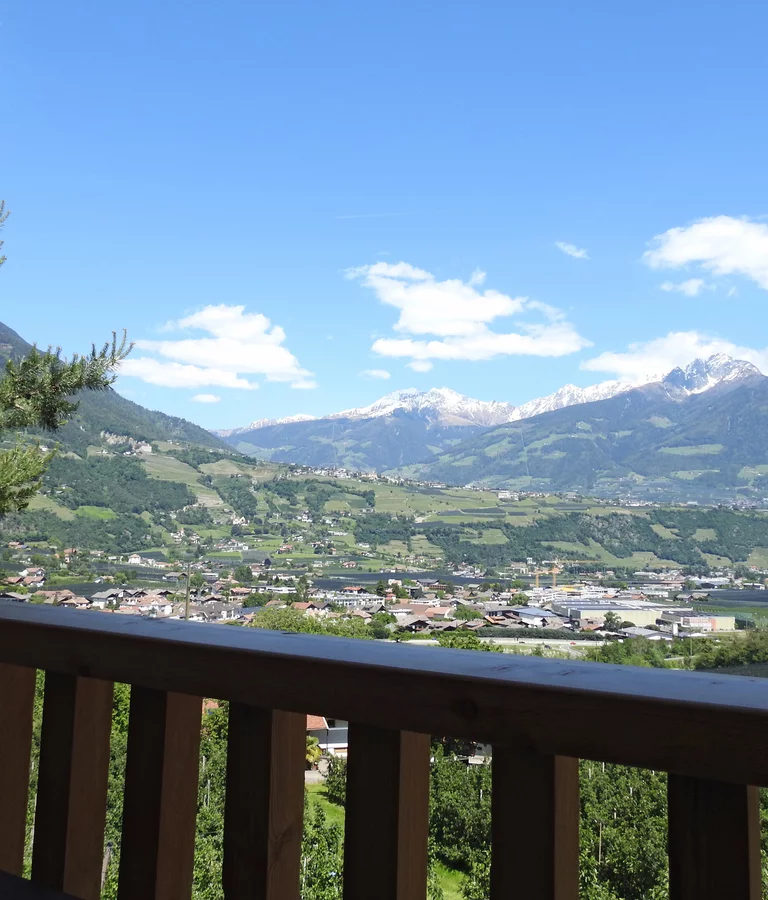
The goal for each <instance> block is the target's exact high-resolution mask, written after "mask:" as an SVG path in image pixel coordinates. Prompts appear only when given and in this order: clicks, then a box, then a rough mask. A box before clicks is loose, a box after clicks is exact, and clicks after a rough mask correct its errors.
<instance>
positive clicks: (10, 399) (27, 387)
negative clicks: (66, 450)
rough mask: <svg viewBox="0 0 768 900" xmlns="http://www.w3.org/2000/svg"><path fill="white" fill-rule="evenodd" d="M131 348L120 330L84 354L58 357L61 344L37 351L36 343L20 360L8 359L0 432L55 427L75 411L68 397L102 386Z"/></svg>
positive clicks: (1, 383) (0, 383)
mask: <svg viewBox="0 0 768 900" xmlns="http://www.w3.org/2000/svg"><path fill="white" fill-rule="evenodd" d="M132 348H133V345H132V344H129V343H128V339H127V336H126V333H125V331H124V332H123V334H122V338H121V339H120V341H118V338H117V334H116V333H115V332H113V333H112V340H111V341H107V343H105V344H104V346H103V347H102V348H101V349H100V350H97V349H96V346H95V345H93V346H92V347H91V352H90V353H88V354H85V355H83V356H80V355H77V354H76V355H75V356H73V357H72V359H70V360H66V359H63V358H62V356H61V349H60V348H56V349H53V348H50V347H49V348H48V350H46V351H45V352H41V351H40V350H38V349H37V347H33V348H32V350H31V351H30V352H29V353H28V354H27V356H25V357H24V358H23V359H21V360H19V361H13V360H9V361H8V363H7V364H6V367H5V377H4V378H2V380H0V430H2V429H7V428H45V429H47V430H49V431H55V430H56V429H57V428H60V427H61V426H62V425H63V424H64V423H65V422H66V420H67V418H69V416H71V415H72V414H73V413H74V412H76V411H77V403H75V402H72V400H71V399H70V398H71V397H73V396H74V395H75V394H76V393H78V392H79V391H82V390H91V391H99V390H106V388H108V387H109V386H110V385H111V384H112V383H113V382H114V381H115V378H116V377H117V369H118V367H119V365H120V363H121V362H122V361H123V360H124V359H125V358H126V356H127V355H128V354H129V353H130V352H131V350H132Z"/></svg>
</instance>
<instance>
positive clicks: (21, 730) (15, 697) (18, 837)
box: [0, 663, 37, 875]
mask: <svg viewBox="0 0 768 900" xmlns="http://www.w3.org/2000/svg"><path fill="white" fill-rule="evenodd" d="M36 674H37V673H36V672H35V670H34V669H29V668H24V667H21V666H9V665H5V664H3V663H0V703H2V708H3V718H4V722H5V726H4V728H3V732H2V733H1V734H0V870H2V871H3V872H9V873H11V874H13V875H21V873H22V869H23V865H24V840H25V836H26V827H27V800H28V796H29V758H30V751H31V747H32V712H33V708H34V703H35V676H36Z"/></svg>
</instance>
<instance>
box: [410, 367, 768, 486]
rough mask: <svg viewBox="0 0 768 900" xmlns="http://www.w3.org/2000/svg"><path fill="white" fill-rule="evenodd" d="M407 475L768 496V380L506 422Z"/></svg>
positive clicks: (628, 396) (654, 391) (646, 391)
mask: <svg viewBox="0 0 768 900" xmlns="http://www.w3.org/2000/svg"><path fill="white" fill-rule="evenodd" d="M401 471H403V472H404V473H405V474H407V475H409V476H412V477H416V478H419V479H422V480H441V481H446V482H448V483H449V484H470V483H472V484H479V485H483V486H488V487H509V488H516V489H520V490H529V491H530V490H534V491H563V490H566V491H569V490H572V491H579V492H582V493H586V492H589V493H597V494H601V495H603V496H621V495H624V496H626V495H634V496H638V497H649V498H651V499H667V498H669V499H673V498H674V499H690V500H693V499H695V500H699V501H704V502H707V501H718V500H720V499H726V498H731V497H733V496H736V495H742V496H746V497H754V498H759V497H763V496H768V378H765V377H763V376H761V375H757V376H755V377H751V378H749V379H746V380H743V381H740V382H738V383H735V384H733V385H730V386H728V387H725V386H719V387H716V388H713V389H711V390H708V391H706V392H704V393H701V394H694V395H691V396H687V397H684V398H682V399H681V398H679V397H677V396H675V394H674V391H670V390H669V389H668V388H667V387H666V386H665V385H662V384H651V385H646V386H644V387H642V388H637V389H635V390H633V391H628V392H627V393H624V394H620V395H618V396H616V397H612V398H610V399H607V400H599V401H596V402H594V403H585V404H582V405H579V406H572V407H568V408H566V409H559V410H555V411H553V412H547V413H544V414H542V415H540V416H535V417H534V418H531V419H525V420H523V421H521V422H511V423H509V424H506V425H500V426H498V427H496V428H493V429H491V430H489V431H486V432H484V433H483V434H481V435H478V436H476V437H473V438H470V439H469V440H467V441H464V442H463V443H461V444H459V445H457V446H456V447H453V448H451V450H450V451H449V452H446V453H443V454H442V455H441V456H440V457H439V458H438V459H437V460H435V461H434V462H430V463H428V464H423V465H416V466H410V467H408V468H406V469H404V470H401Z"/></svg>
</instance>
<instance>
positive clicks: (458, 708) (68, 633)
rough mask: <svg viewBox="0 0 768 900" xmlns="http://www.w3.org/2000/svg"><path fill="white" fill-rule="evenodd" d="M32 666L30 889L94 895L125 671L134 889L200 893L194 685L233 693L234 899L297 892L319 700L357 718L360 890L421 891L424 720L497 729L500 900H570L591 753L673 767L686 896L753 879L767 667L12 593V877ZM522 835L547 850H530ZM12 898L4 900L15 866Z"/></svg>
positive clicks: (227, 892) (0, 838) (427, 724)
mask: <svg viewBox="0 0 768 900" xmlns="http://www.w3.org/2000/svg"><path fill="white" fill-rule="evenodd" d="M36 669H42V670H44V671H45V700H44V707H43V725H42V734H41V745H40V757H39V771H38V782H37V803H36V809H35V818H34V843H33V849H32V868H31V884H27V890H28V891H34V890H35V886H38V887H39V888H40V889H41V890H42V889H50V890H54V891H64V892H66V893H67V894H71V895H72V896H74V897H78V898H81V900H96V898H98V896H99V893H100V884H101V874H102V859H103V852H104V829H105V816H106V797H107V777H108V765H109V740H110V727H111V715H112V692H113V683H114V682H125V683H128V684H130V685H131V686H132V690H131V708H130V721H129V727H128V752H127V766H126V773H125V791H124V810H123V828H122V839H121V853H120V870H119V887H118V896H119V898H120V900H150V898H158V900H160V898H162V900H170V898H174V900H175V898H188V897H189V896H190V894H191V884H192V868H193V856H194V841H195V816H196V802H197V783H198V768H199V761H198V753H199V742H200V718H201V703H202V698H203V697H213V698H218V699H223V700H228V701H229V737H228V757H227V792H226V803H225V812H224V848H223V895H224V897H226V898H227V900H241V898H243V900H244V898H248V900H254V898H264V900H298V898H299V876H300V873H299V863H300V852H301V835H302V826H303V793H304V780H303V772H304V768H305V755H306V743H305V730H306V718H305V714H306V713H313V714H317V713H321V714H323V715H327V716H332V717H335V718H339V719H346V720H348V721H349V722H350V727H349V768H348V775H347V802H346V824H345V846H344V898H345V900H424V897H425V895H426V876H427V835H428V810H429V754H430V743H429V736H430V735H451V736H453V737H458V738H467V739H471V740H475V741H482V742H484V743H490V744H492V745H493V759H494V764H493V795H492V835H493V842H492V868H491V900H502V898H504V900H507V898H513V897H514V898H521V900H577V898H578V860H579V837H578V829H579V784H578V762H577V761H578V759H579V758H589V759H594V760H603V761H606V762H614V763H621V764H625V765H630V766H640V767H644V768H651V769H657V770H663V771H667V772H669V773H670V777H669V782H668V783H669V857H670V897H671V898H672V900H715V898H717V900H726V898H728V900H731V898H733V900H742V898H743V900H759V898H760V895H761V894H760V892H761V886H760V877H761V873H760V846H759V810H758V797H757V789H756V788H755V787H753V786H754V785H768V751H766V746H768V740H767V739H768V683H766V682H760V681H758V680H757V679H750V678H739V679H734V678H729V677H727V676H726V677H723V676H714V675H702V674H695V673H689V672H670V671H664V670H654V669H637V668H628V667H622V666H608V665H595V664H592V663H581V662H564V661H555V660H546V659H537V658H528V657H519V656H503V655H501V654H490V653H489V654H485V653H473V652H468V651H450V650H440V651H437V650H434V649H426V648H424V649H420V648H415V647H402V646H397V645H393V644H387V643H380V642H373V641H354V640H346V639H341V638H330V637H324V636H323V637H318V636H314V635H303V634H281V633H277V632H268V631H263V630H260V629H251V628H237V627H227V626H222V625H198V624H190V623H186V622H181V621H148V620H144V619H136V618H133V617H118V616H111V615H107V614H99V613H84V612H74V611H69V610H63V609H51V608H43V607H29V606H23V605H19V604H8V605H6V604H0V700H1V701H2V711H3V714H4V715H3V721H4V725H5V727H4V729H3V733H2V734H0V872H6V873H10V874H12V875H17V876H18V875H20V874H21V872H22V865H23V856H24V842H25V831H26V816H27V805H28V793H29V767H30V750H31V738H32V714H33V704H34V693H35V670H36ZM521 772H522V773H524V774H523V776H522V777H521V774H520V773H521ZM374 836H375V852H374V853H372V852H371V841H372V840H373V839H374ZM521 839H523V840H524V842H525V844H526V845H528V846H531V847H533V848H535V855H536V858H535V860H528V862H529V863H530V864H528V865H526V866H524V867H523V866H520V864H519V853H518V852H516V848H517V847H519V843H520V841H521ZM8 891H10V889H8ZM0 896H9V897H10V896H13V895H12V894H11V893H9V892H4V889H3V881H2V880H0ZM18 896H20V897H21V896H30V897H36V896H39V897H41V898H42V897H47V896H49V894H47V893H37V892H33V893H29V894H27V893H24V894H21V893H20V894H19V895H18Z"/></svg>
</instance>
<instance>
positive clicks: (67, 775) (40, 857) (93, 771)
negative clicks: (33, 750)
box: [32, 672, 113, 900]
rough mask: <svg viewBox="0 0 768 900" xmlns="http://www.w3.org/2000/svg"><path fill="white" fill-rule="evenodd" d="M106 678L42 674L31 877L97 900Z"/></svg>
mask: <svg viewBox="0 0 768 900" xmlns="http://www.w3.org/2000/svg"><path fill="white" fill-rule="evenodd" d="M112 690H113V686H112V682H111V681H101V680H99V679H96V678H80V677H78V676H75V675H61V674H57V673H54V672H47V673H46V676H45V699H44V702H43V726H42V734H41V739H40V765H39V769H38V779H37V804H36V807H35V841H34V847H33V849H32V881H34V882H36V883H38V884H41V885H45V886H46V887H48V888H52V889H54V890H57V891H67V892H68V893H72V894H74V895H76V896H78V897H81V898H82V900H98V897H99V895H100V893H101V890H100V888H101V862H102V855H103V852H104V826H105V822H106V811H107V780H108V776H109V739H110V731H111V726H112Z"/></svg>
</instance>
